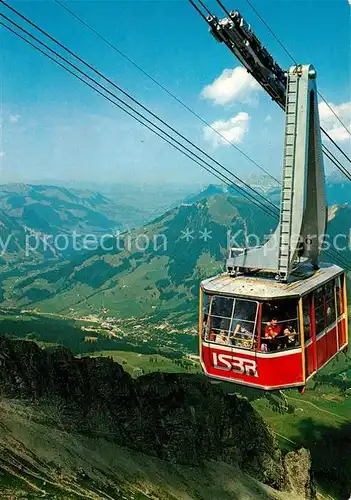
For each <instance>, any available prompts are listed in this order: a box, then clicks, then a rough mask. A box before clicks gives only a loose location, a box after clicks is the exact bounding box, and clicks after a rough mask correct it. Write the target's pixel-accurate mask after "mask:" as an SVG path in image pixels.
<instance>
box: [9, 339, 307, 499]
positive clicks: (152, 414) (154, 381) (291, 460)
mask: <svg viewBox="0 0 351 500" xmlns="http://www.w3.org/2000/svg"><path fill="white" fill-rule="evenodd" d="M1 395H2V396H6V397H11V398H17V399H18V398H19V397H21V398H25V399H28V400H31V401H32V402H33V404H40V405H44V406H46V407H50V408H51V411H54V412H55V414H56V416H58V417H59V420H60V422H61V425H62V428H64V429H67V430H72V431H75V432H80V433H84V434H89V435H95V436H99V437H104V438H107V439H109V440H112V441H114V442H115V443H117V444H118V445H122V446H125V447H128V448H130V449H134V450H137V451H140V452H143V453H145V454H149V455H152V456H155V457H158V458H161V459H163V460H167V461H169V462H173V463H177V464H186V465H197V464H201V463H202V462H203V461H205V460H211V459H213V460H221V461H223V462H226V463H228V464H231V465H235V466H237V467H239V468H240V469H241V470H243V471H244V472H246V473H248V474H250V475H251V476H252V477H254V478H256V479H258V480H259V481H261V482H263V483H265V484H268V485H270V486H272V487H273V488H276V489H278V490H292V491H295V492H297V491H299V493H300V494H302V495H303V498H308V499H310V498H311V499H312V498H315V493H314V486H313V480H312V479H311V462H310V457H309V455H308V453H307V452H306V451H305V450H304V451H300V452H298V453H297V454H296V453H295V454H294V453H290V454H288V455H287V456H286V457H285V458H284V457H283V456H282V454H281V451H280V449H279V447H278V445H277V443H276V440H275V438H274V435H273V434H272V432H271V430H270V429H269V427H268V426H267V424H266V423H265V422H264V421H263V419H262V418H261V417H260V416H259V415H258V414H257V412H256V411H255V410H254V409H253V408H252V406H251V405H250V404H249V402H248V401H247V400H246V399H243V398H240V397H237V396H228V395H226V394H225V393H223V391H221V390H220V389H219V388H218V387H216V386H214V385H213V384H211V383H210V382H209V381H208V380H207V379H205V377H202V376H194V375H184V374H164V373H153V374H149V375H145V376H142V377H140V378H138V379H137V380H133V379H132V378H131V377H130V376H129V375H128V374H127V373H126V372H124V370H123V368H122V366H121V365H119V364H118V363H115V362H113V361H112V360H110V359H108V358H82V359H78V358H74V357H73V356H72V354H71V353H70V351H68V350H67V349H65V348H56V349H54V350H43V349H40V348H39V347H38V346H37V345H36V344H35V343H34V342H28V341H18V340H16V341H15V340H9V339H7V338H4V337H0V396H1Z"/></svg>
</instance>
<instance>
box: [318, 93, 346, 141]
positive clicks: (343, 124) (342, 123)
mask: <svg viewBox="0 0 351 500" xmlns="http://www.w3.org/2000/svg"><path fill="white" fill-rule="evenodd" d="M318 95H319V97H320V98H321V99H322V100H323V101H324V102H325V104H326V105H327V106H328V108H329V109H330V111H331V112H332V113H333V115H334V116H335V118H336V119H337V120H338V122H339V123H340V124H341V126H342V127H343V128H344V129H345V130H346V132H347V133H348V134H349V135H350V136H351V132H350V130H349V129H348V128H347V127H346V125H345V123H344V122H343V121H342V120H341V118H340V116H338V115H337V114H336V113H335V111H334V110H333V108H332V106H331V105H330V104H329V102H328V101H327V100H326V99H325V98H324V97H323V96H322V94H321V93H320V92H318Z"/></svg>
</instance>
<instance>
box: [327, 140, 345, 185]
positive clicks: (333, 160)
mask: <svg viewBox="0 0 351 500" xmlns="http://www.w3.org/2000/svg"><path fill="white" fill-rule="evenodd" d="M323 153H324V154H325V156H326V157H327V158H328V159H329V160H330V161H331V162H332V163H333V164H334V165H335V166H336V167H338V168H339V170H340V171H341V172H342V173H343V174H344V175H345V177H347V179H348V180H350V181H351V174H350V173H349V172H348V171H347V170H346V168H345V167H344V166H343V165H341V164H340V163H339V162H338V159H337V158H335V156H334V155H333V154H332V153H331V152H330V151H329V150H328V149H327V150H326V149H324V148H323Z"/></svg>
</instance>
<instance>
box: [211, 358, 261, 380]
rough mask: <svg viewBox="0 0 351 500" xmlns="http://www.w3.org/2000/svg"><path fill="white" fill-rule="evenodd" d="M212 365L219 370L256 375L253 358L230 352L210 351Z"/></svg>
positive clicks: (255, 365)
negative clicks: (240, 356)
mask: <svg viewBox="0 0 351 500" xmlns="http://www.w3.org/2000/svg"><path fill="white" fill-rule="evenodd" d="M212 360H213V366H214V367H215V368H219V369H220V370H226V371H229V370H232V371H234V372H237V373H244V374H245V375H249V376H251V377H258V373H257V364H256V361H254V360H253V359H244V358H238V357H237V356H232V355H231V354H220V353H216V352H213V353H212Z"/></svg>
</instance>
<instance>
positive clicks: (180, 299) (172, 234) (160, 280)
mask: <svg viewBox="0 0 351 500" xmlns="http://www.w3.org/2000/svg"><path fill="white" fill-rule="evenodd" d="M95 198H96V197H94V199H95ZM89 199H91V198H89ZM98 199H99V198H98ZM102 199H103V200H104V198H102ZM99 200H100V199H99ZM101 203H102V202H101ZM101 203H100V205H101ZM11 221H13V219H11ZM350 221H351V207H350V205H348V204H344V205H342V206H340V205H336V206H333V207H331V208H330V211H329V225H328V241H329V242H330V243H331V242H332V241H333V239H335V238H337V235H338V234H341V235H344V237H342V238H341V239H340V242H343V243H344V244H348V243H347V236H348V233H349V230H350ZM15 223H16V224H19V222H17V221H15ZM245 224H246V226H247V233H248V235H255V236H256V239H257V241H255V242H254V243H258V242H261V241H263V240H264V239H265V237H267V235H269V234H270V232H271V231H272V230H273V229H274V221H273V220H270V218H269V217H267V216H266V214H265V213H263V212H261V211H260V210H257V208H256V207H255V206H254V205H252V204H251V203H250V202H248V201H247V200H245V199H243V198H241V197H238V196H237V195H235V194H233V192H232V191H231V190H230V189H229V190H228V189H227V188H225V189H224V188H222V187H221V186H214V185H212V186H208V187H207V188H205V189H204V190H202V191H200V192H199V193H197V194H194V195H192V196H188V197H186V198H185V199H184V202H183V203H181V204H180V205H179V206H177V207H175V208H172V209H170V210H168V211H167V212H166V213H165V214H163V215H162V216H160V217H158V218H156V219H154V220H153V221H151V222H150V223H147V224H145V225H144V226H143V227H140V228H138V229H134V230H131V231H125V232H124V233H121V234H120V235H119V236H116V237H114V238H112V237H111V238H106V239H104V240H103V241H101V240H100V241H97V242H96V245H95V247H92V248H90V249H89V250H87V251H85V252H76V253H73V254H71V255H70V256H69V258H66V259H65V258H60V259H59V260H57V261H56V263H50V265H49V266H47V265H46V266H45V265H42V266H41V268H39V269H35V270H33V269H27V272H26V273H23V272H22V273H17V274H16V273H14V272H13V271H10V272H9V271H7V273H6V272H3V274H2V281H0V287H1V288H0V296H1V297H2V305H3V306H5V307H24V306H25V307H31V308H36V309H38V310H40V311H43V312H57V313H60V314H63V315H68V314H75V315H87V314H96V313H98V312H99V311H101V310H102V309H103V310H105V312H106V313H108V315H110V316H115V317H122V318H126V317H131V316H135V317H144V316H151V317H152V318H153V319H154V320H155V321H159V320H163V319H165V318H167V319H171V320H172V321H177V322H180V323H187V324H189V323H191V322H193V321H194V320H195V317H196V310H197V306H196V301H197V293H198V290H197V287H198V284H199V281H200V280H201V279H202V278H204V277H206V276H210V275H214V274H216V273H218V272H220V271H221V270H223V268H224V263H225V259H226V255H227V248H228V231H230V234H231V236H232V237H233V236H235V240H236V244H237V245H239V246H240V245H241V246H242V245H243V244H244V234H245ZM251 244H252V242H251ZM340 255H342V259H343V262H344V261H345V262H346V261H347V260H350V258H351V252H350V248H346V249H345V251H344V252H343V253H342V254H340ZM332 258H333V255H332V256H330V255H329V254H326V255H325V257H324V260H327V261H330V260H331V259H332ZM24 274H25V276H23V275H24Z"/></svg>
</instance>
